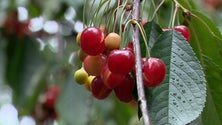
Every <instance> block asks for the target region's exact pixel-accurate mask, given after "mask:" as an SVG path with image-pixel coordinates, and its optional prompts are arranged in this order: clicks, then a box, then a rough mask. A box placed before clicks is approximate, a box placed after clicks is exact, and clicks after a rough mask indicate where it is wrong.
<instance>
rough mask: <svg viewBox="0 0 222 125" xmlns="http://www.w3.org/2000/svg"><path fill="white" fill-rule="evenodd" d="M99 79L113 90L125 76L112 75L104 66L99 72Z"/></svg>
mask: <svg viewBox="0 0 222 125" xmlns="http://www.w3.org/2000/svg"><path fill="white" fill-rule="evenodd" d="M101 78H102V80H103V82H104V84H105V85H106V86H107V87H108V88H110V89H113V88H115V87H117V86H119V85H120V84H121V82H122V81H123V80H124V78H125V75H121V74H115V73H112V72H111V71H110V70H109V68H108V66H107V65H105V66H104V67H103V69H102V72H101Z"/></svg>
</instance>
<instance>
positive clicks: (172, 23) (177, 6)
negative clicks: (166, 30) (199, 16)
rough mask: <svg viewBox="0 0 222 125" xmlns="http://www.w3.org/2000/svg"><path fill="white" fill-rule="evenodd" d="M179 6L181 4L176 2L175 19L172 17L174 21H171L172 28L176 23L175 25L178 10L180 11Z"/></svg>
mask: <svg viewBox="0 0 222 125" xmlns="http://www.w3.org/2000/svg"><path fill="white" fill-rule="evenodd" d="M179 7H180V6H179V5H178V4H177V3H176V4H175V10H174V13H173V19H172V22H171V28H173V27H174V25H175V20H176V15H177V11H178V8H179Z"/></svg>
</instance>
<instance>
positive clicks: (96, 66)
mask: <svg viewBox="0 0 222 125" xmlns="http://www.w3.org/2000/svg"><path fill="white" fill-rule="evenodd" d="M105 64H106V56H105V55H103V54H99V55H96V56H90V55H88V56H86V57H85V59H84V61H83V65H84V69H85V70H86V72H87V73H88V74H89V75H92V76H100V74H101V71H102V68H103V66H104V65H105Z"/></svg>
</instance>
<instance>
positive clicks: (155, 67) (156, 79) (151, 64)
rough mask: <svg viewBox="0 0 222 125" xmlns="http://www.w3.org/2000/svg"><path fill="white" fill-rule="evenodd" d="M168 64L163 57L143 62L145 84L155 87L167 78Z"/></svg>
mask: <svg viewBox="0 0 222 125" xmlns="http://www.w3.org/2000/svg"><path fill="white" fill-rule="evenodd" d="M165 75H166V66H165V64H164V62H163V61H162V60H161V59H158V58H153V57H151V58H149V59H147V60H146V61H145V62H144V64H143V77H144V78H143V79H144V81H145V82H144V85H145V86H148V87H155V86H157V85H159V84H160V83H161V82H162V81H163V80H164V78H165Z"/></svg>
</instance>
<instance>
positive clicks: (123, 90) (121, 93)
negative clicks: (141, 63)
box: [114, 74, 134, 103]
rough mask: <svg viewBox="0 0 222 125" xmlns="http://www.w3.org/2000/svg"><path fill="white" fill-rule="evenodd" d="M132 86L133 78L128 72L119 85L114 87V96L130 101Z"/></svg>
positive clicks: (131, 98)
mask: <svg viewBox="0 0 222 125" xmlns="http://www.w3.org/2000/svg"><path fill="white" fill-rule="evenodd" d="M133 88H134V79H133V78H132V76H130V75H129V74H127V75H126V77H125V79H124V80H123V81H122V82H121V84H120V85H119V86H117V87H116V88H114V92H115V95H116V97H117V98H118V99H119V100H120V101H122V102H126V103H128V102H130V101H132V100H133V95H132V93H133Z"/></svg>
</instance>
